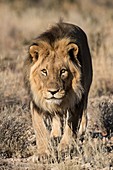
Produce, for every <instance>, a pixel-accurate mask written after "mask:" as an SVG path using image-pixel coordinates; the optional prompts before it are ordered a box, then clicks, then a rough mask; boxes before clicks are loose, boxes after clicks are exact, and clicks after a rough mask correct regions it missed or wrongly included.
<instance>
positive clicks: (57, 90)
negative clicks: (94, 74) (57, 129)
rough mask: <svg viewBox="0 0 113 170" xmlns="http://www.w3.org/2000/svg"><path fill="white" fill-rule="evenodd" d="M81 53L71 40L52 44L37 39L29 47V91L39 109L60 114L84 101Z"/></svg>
mask: <svg viewBox="0 0 113 170" xmlns="http://www.w3.org/2000/svg"><path fill="white" fill-rule="evenodd" d="M78 52H79V47H78V45H77V44H76V43H74V42H73V41H72V40H71V39H69V38H62V39H59V40H57V41H55V42H54V43H52V44H51V43H48V42H47V41H43V40H38V39H37V40H36V41H35V43H33V44H32V45H31V46H30V48H29V55H30V58H31V61H32V65H31V68H30V76H29V81H30V88H31V93H32V97H33V100H34V102H35V104H36V105H37V106H38V107H39V108H40V109H42V110H44V111H49V112H50V113H53V112H61V111H65V110H67V109H69V108H73V107H74V104H75V103H78V102H79V101H80V100H81V98H82V94H83V87H82V85H81V65H80V63H79V61H78V58H77V54H78Z"/></svg>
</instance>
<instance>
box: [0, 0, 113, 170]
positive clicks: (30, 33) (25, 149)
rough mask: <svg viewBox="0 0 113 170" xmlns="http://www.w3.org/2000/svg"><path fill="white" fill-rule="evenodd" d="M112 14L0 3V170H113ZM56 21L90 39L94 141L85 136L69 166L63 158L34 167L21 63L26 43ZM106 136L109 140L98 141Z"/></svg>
mask: <svg viewBox="0 0 113 170" xmlns="http://www.w3.org/2000/svg"><path fill="white" fill-rule="evenodd" d="M19 2H21V3H19ZM25 2H26V1H25ZM39 2H40V1H39ZM58 2H60V1H58ZM84 4H87V5H84ZM109 4H110V5H109ZM112 8H113V2H112V1H110V0H103V1H98V0H96V1H90V0H85V1H82V0H80V1H76V2H74V3H70V1H69V0H64V1H63V2H62V4H60V6H59V4H58V3H57V5H56V4H55V3H53V4H51V1H50V0H48V1H47V2H46V4H45V5H44V1H42V3H38V5H36V4H35V5H31V4H30V6H29V4H27V5H25V4H24V3H23V1H15V2H13V3H0V33H1V37H0V111H1V113H0V170H2V169H8V170H9V169H11V170H12V169H15V170H22V169H23V170H24V169H29V170H33V169H34V170H35V169H39V170H40V169H52V170H60V169H65V170H69V169H70V170H74V169H76V170H83V169H84V170H86V169H87V170H88V169H92V170H98V169H99V170H101V169H102V170H108V169H110V168H111V169H112V168H113V152H112V147H113V141H112V131H113V122H112V120H113V97H112V96H113V85H112V84H113V76H112V75H113V48H112V44H113V38H112V37H113V29H112V28H113V14H112V10H113V9H112ZM60 17H63V18H64V21H66V22H71V23H74V24H76V25H79V26H80V27H81V28H83V30H85V32H86V33H87V35H88V39H89V45H90V49H91V54H92V60H93V70H94V80H93V84H92V88H91V91H90V98H89V106H88V118H89V121H88V132H90V133H91V136H93V137H94V138H93V139H92V137H91V136H89V134H87V136H86V137H85V141H84V143H83V144H81V143H80V141H77V143H76V144H75V146H76V150H75V152H74V154H73V159H72V160H70V158H67V159H66V160H65V162H64V161H61V162H60V163H59V164H58V163H57V162H55V163H54V164H52V163H51V164H37V163H32V162H31V161H30V160H28V158H29V157H30V156H32V155H33V154H34V153H35V150H36V145H35V136H34V131H33V129H32V126H31V117H30V113H29V104H28V103H29V98H28V96H27V94H26V91H25V89H24V85H23V61H24V58H25V57H24V56H25V55H26V54H27V52H26V50H27V45H28V44H29V42H30V40H31V39H32V38H34V37H36V36H37V35H38V34H39V33H41V32H42V31H44V30H45V29H47V28H48V27H50V26H51V24H53V23H56V22H57V21H58V20H59V18H60ZM104 130H105V131H107V133H108V136H107V137H106V138H103V139H101V138H102V136H101V132H103V131H104Z"/></svg>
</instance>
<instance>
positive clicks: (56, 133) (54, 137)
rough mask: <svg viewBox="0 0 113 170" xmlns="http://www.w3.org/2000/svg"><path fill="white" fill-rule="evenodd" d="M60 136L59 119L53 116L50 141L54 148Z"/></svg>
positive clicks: (60, 126) (60, 125)
mask: <svg viewBox="0 0 113 170" xmlns="http://www.w3.org/2000/svg"><path fill="white" fill-rule="evenodd" d="M61 135H62V124H61V118H60V117H59V116H58V115H55V116H54V117H53V118H52V130H51V134H50V137H51V141H52V144H53V146H54V147H56V146H57V145H58V143H59V142H60V139H61Z"/></svg>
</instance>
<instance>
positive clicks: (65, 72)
mask: <svg viewBox="0 0 113 170" xmlns="http://www.w3.org/2000/svg"><path fill="white" fill-rule="evenodd" d="M60 75H61V77H62V78H66V77H67V76H68V71H67V69H65V68H63V69H62V70H61V71H60Z"/></svg>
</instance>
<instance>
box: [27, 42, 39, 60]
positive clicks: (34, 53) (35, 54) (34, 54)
mask: <svg viewBox="0 0 113 170" xmlns="http://www.w3.org/2000/svg"><path fill="white" fill-rule="evenodd" d="M38 51H39V46H38V45H37V44H33V45H31V46H30V48H29V53H30V55H31V57H32V60H33V61H36V60H37V59H38Z"/></svg>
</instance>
